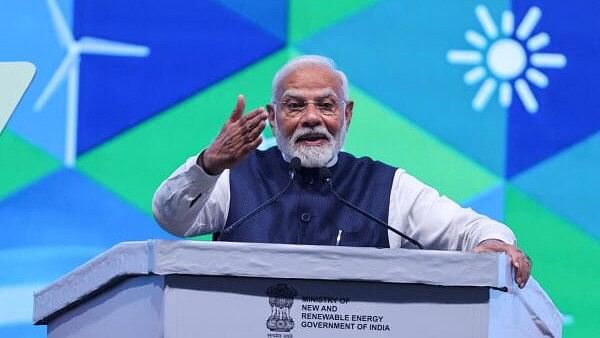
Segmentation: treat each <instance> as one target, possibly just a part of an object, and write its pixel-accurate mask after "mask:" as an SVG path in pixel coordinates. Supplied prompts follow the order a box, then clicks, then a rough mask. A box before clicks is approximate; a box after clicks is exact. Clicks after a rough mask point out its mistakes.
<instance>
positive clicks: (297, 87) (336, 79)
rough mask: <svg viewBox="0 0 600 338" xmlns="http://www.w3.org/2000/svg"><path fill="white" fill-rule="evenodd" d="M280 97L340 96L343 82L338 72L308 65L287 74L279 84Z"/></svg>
mask: <svg viewBox="0 0 600 338" xmlns="http://www.w3.org/2000/svg"><path fill="white" fill-rule="evenodd" d="M277 92H278V94H279V95H278V96H279V97H283V96H284V95H297V96H306V95H311V96H315V97H316V96H339V95H341V92H342V80H341V78H340V76H339V74H337V72H335V71H333V70H331V69H329V68H327V67H324V66H322V65H306V66H303V67H300V68H298V69H295V70H293V71H292V72H290V73H289V74H287V75H286V76H285V77H284V78H283V79H282V81H281V82H280V83H279V88H278V90H277Z"/></svg>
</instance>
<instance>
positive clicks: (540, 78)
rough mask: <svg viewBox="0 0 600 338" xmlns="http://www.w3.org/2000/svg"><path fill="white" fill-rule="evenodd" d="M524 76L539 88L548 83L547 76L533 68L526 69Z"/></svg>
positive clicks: (544, 86)
mask: <svg viewBox="0 0 600 338" xmlns="http://www.w3.org/2000/svg"><path fill="white" fill-rule="evenodd" d="M525 77H527V80H529V82H531V83H533V84H534V85H536V86H538V87H540V88H546V87H547V86H548V83H549V80H548V77H547V76H546V75H545V74H544V73H542V72H540V71H539V70H537V69H535V68H529V69H527V72H525Z"/></svg>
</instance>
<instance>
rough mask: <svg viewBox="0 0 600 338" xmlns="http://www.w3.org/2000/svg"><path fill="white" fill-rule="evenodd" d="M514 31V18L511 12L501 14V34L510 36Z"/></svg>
mask: <svg viewBox="0 0 600 338" xmlns="http://www.w3.org/2000/svg"><path fill="white" fill-rule="evenodd" d="M514 31H515V16H514V15H513V13H512V12H511V11H504V12H503V13H502V33H504V35H506V36H511V35H512V33H513V32H514Z"/></svg>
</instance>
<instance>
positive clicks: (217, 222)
mask: <svg viewBox="0 0 600 338" xmlns="http://www.w3.org/2000/svg"><path fill="white" fill-rule="evenodd" d="M196 158H197V156H192V157H190V158H189V159H188V160H187V161H186V162H185V163H184V164H182V165H181V166H180V167H179V168H177V170H175V172H173V174H171V176H169V178H167V179H166V180H165V181H164V182H163V183H162V184H161V185H160V186H159V187H158V189H157V190H156V192H155V193H154V197H153V199H152V213H153V214H154V218H155V219H156V221H157V222H158V223H159V224H160V225H161V226H162V227H163V229H165V230H167V231H168V232H170V233H171V234H173V235H175V236H180V237H188V236H195V235H202V234H207V233H212V232H217V231H220V230H221V229H223V226H224V225H225V221H226V220H227V214H228V212H229V170H225V171H224V172H223V173H222V174H221V175H218V176H211V175H209V174H207V173H206V172H205V171H204V170H203V169H202V167H200V166H199V165H197V164H196Z"/></svg>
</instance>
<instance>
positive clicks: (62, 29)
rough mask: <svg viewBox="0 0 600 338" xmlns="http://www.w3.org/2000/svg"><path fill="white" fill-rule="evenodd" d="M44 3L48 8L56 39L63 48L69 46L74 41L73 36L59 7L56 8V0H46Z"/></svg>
mask: <svg viewBox="0 0 600 338" xmlns="http://www.w3.org/2000/svg"><path fill="white" fill-rule="evenodd" d="M46 2H47V3H48V8H50V15H51V16H52V24H53V25H54V29H55V30H56V34H58V39H59V40H60V42H61V43H62V44H63V45H64V46H65V47H69V45H70V44H71V43H73V42H74V39H73V34H71V29H69V25H67V20H66V19H65V17H64V16H63V14H62V12H61V11H60V7H58V4H57V3H56V0H47V1H46Z"/></svg>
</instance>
